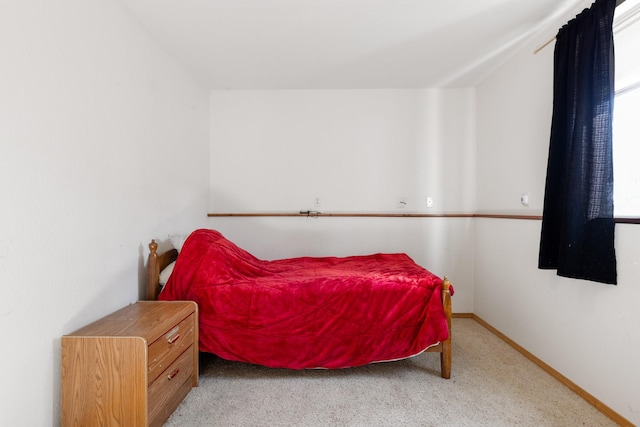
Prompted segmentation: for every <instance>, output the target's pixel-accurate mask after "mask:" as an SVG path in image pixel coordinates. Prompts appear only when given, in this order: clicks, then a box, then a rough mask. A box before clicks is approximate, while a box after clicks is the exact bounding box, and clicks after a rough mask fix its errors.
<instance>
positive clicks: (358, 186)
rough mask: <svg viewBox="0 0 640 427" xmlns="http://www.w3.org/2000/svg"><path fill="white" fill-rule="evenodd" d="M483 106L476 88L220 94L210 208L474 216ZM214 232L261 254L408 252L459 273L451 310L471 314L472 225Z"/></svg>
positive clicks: (315, 225)
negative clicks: (429, 201)
mask: <svg viewBox="0 0 640 427" xmlns="http://www.w3.org/2000/svg"><path fill="white" fill-rule="evenodd" d="M474 108H475V92H474V91H473V90H472V89H450V90H435V89H434V90H323V91H213V92H212V93H211V135H212V136H211V141H212V143H211V202H210V211H212V212H299V211H300V210H308V209H311V210H320V211H323V212H368V213H372V212H373V213H389V212H390V213H410V212H413V213H439V212H440V213H441V212H472V211H473V209H474V206H475V196H474V194H475V186H474V180H473V178H474V176H475V170H474V158H475V157H474V156H475V152H474V146H475V141H474V126H475V115H474ZM428 195H429V196H431V197H433V199H434V201H435V203H434V207H433V208H431V209H428V208H427V207H426V196H428ZM316 197H319V198H320V207H314V198H316ZM399 198H404V199H405V201H406V202H407V206H406V207H405V208H404V209H399V208H398V207H397V206H398V199H399ZM209 226H210V227H211V228H216V229H218V230H220V231H221V232H223V234H225V235H226V236H227V237H228V238H230V239H231V240H233V241H234V242H236V243H237V244H239V245H240V246H242V247H243V248H245V249H247V250H249V251H250V252H252V253H253V254H254V255H256V256H259V257H262V258H271V259H273V258H283V257H290V256H298V255H354V254H360V253H372V252H406V253H408V254H409V255H410V256H412V257H413V258H414V259H415V260H416V261H417V262H418V263H419V264H421V265H424V266H425V267H427V268H428V269H430V270H431V271H433V272H434V273H436V274H439V275H448V276H450V279H451V281H452V282H453V284H454V286H455V289H456V296H455V298H454V310H455V311H457V312H470V311H472V301H473V277H472V271H473V254H472V245H470V244H469V236H470V235H472V233H471V220H470V219H468V218H466V219H465V218H462V219H460V218H454V219H442V218H437V219H431V218H427V219H423V218H333V217H332V218H328V217H321V218H317V219H308V218H260V219H254V218H212V219H210V221H209Z"/></svg>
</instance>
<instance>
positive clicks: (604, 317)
mask: <svg viewBox="0 0 640 427" xmlns="http://www.w3.org/2000/svg"><path fill="white" fill-rule="evenodd" d="M564 22H566V21H564ZM557 25H558V26H557V27H556V28H559V26H560V25H561V23H558V24H557ZM549 34H553V32H551V31H550V33H547V34H546V37H545V36H544V35H543V36H541V38H540V39H538V40H534V41H532V43H531V44H530V45H527V46H525V47H524V48H523V50H522V51H521V52H519V53H518V54H517V55H516V56H514V57H513V58H512V59H511V60H510V61H509V62H507V63H506V64H504V65H503V66H502V67H501V68H500V69H499V70H497V71H496V72H495V73H493V74H492V75H491V76H490V77H489V78H488V79H487V80H486V81H485V82H483V83H482V84H481V85H479V86H478V88H477V103H478V107H477V111H478V118H477V121H478V134H477V143H478V148H477V150H478V179H477V185H478V210H480V211H500V212H509V213H520V214H538V215H539V214H541V212H542V206H543V197H544V182H545V174H546V160H547V150H548V146H549V131H550V127H551V111H552V72H553V46H549V47H547V48H546V49H545V50H543V51H542V52H541V53H540V54H538V55H533V53H532V52H533V50H534V49H535V48H536V47H538V46H540V45H541V44H542V43H543V42H544V41H545V39H547V38H548V37H549ZM521 192H529V193H530V196H531V205H530V207H529V208H524V207H522V206H520V203H519V197H520V193H521ZM474 225H475V227H474V228H475V232H476V235H475V247H476V250H475V262H476V270H475V275H474V277H475V300H474V304H473V306H474V311H475V313H476V314H477V315H479V316H480V317H482V318H483V319H485V320H486V321H487V322H489V323H490V324H492V325H493V326H494V327H496V328H497V329H498V330H500V331H502V332H503V333H504V334H506V335H507V336H509V337H510V338H511V339H513V340H514V341H516V342H517V343H518V344H520V345H522V346H523V347H524V348H525V349H527V350H528V351H530V352H531V353H533V354H534V355H536V356H537V357H539V358H540V359H542V360H543V361H544V362H546V363H547V364H549V365H550V366H552V367H553V368H554V369H556V370H557V371H559V372H560V373H561V374H563V375H565V376H566V377H568V378H569V379H570V380H571V381H573V382H574V383H576V384H577V385H578V386H580V387H582V388H583V389H584V390H586V391H587V392H588V393H590V394H592V395H593V396H595V397H596V398H597V399H599V400H600V401H602V402H603V403H604V404H605V405H607V406H609V407H610V408H612V409H613V410H614V411H616V412H617V413H618V414H620V415H622V416H623V417H625V418H626V419H627V420H630V421H631V422H633V423H635V424H640V370H639V369H638V362H637V361H638V360H640V330H639V329H638V327H639V325H640V286H638V277H640V265H639V262H638V261H639V257H638V254H639V253H640V227H639V226H637V225H617V226H616V251H617V257H618V280H619V284H618V286H610V285H603V284H597V283H593V282H588V281H582V280H572V279H565V278H560V277H558V276H556V275H555V272H552V271H545V270H538V269H537V260H538V245H539V239H540V227H541V222H540V221H523V220H494V219H477V220H476V221H475V224H474Z"/></svg>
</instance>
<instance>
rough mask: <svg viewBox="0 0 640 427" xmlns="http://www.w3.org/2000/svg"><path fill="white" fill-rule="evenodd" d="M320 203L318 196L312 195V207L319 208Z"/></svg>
mask: <svg viewBox="0 0 640 427" xmlns="http://www.w3.org/2000/svg"><path fill="white" fill-rule="evenodd" d="M320 205H321V204H320V197H317V196H316V197H314V198H313V207H314V208H319V207H320Z"/></svg>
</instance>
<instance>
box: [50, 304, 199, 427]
mask: <svg viewBox="0 0 640 427" xmlns="http://www.w3.org/2000/svg"><path fill="white" fill-rule="evenodd" d="M197 343H198V308H197V305H196V304H195V303H194V302H187V301H140V302H137V303H135V304H132V305H129V306H127V307H125V308H123V309H121V310H119V311H116V312H115V313H113V314H111V315H109V316H107V317H104V318H102V319H100V320H98V321H96V322H94V323H92V324H90V325H87V326H85V327H84V328H82V329H79V330H78V331H76V332H74V333H72V334H69V335H65V336H63V337H62V394H61V403H62V425H63V426H92V425H103V426H147V425H149V426H161V425H162V424H163V423H164V422H165V421H166V419H167V418H168V417H169V415H171V413H172V412H173V411H174V410H175V409H176V408H177V407H178V405H179V404H180V402H181V401H182V399H184V397H185V396H186V395H187V393H189V390H191V387H195V386H197V385H198V345H197Z"/></svg>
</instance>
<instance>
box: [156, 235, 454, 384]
mask: <svg viewBox="0 0 640 427" xmlns="http://www.w3.org/2000/svg"><path fill="white" fill-rule="evenodd" d="M174 246H176V247H174V248H173V249H170V250H168V251H166V252H163V253H158V245H157V243H156V242H155V240H152V241H151V243H150V244H149V249H150V252H149V259H148V263H147V275H148V278H147V299H149V300H156V299H158V300H191V301H195V302H196V303H197V304H198V310H199V316H200V317H199V328H200V333H199V341H200V342H199V347H200V351H202V352H206V353H213V354H216V355H217V356H219V357H221V358H223V359H227V360H233V361H240V362H246V363H252V364H258V365H264V366H268V367H273V368H287V369H311V368H324V369H339V368H348V367H355V366H361V365H366V364H369V363H375V362H386V361H394V360H400V359H405V358H409V357H413V356H416V355H418V354H421V353H423V352H438V353H440V365H441V376H442V377H443V378H447V379H448V378H450V375H451V295H452V294H453V287H452V286H451V284H450V283H449V280H447V278H446V277H444V278H443V279H440V278H439V277H437V276H436V275H434V274H432V273H431V272H429V271H428V270H426V269H424V268H423V267H421V266H419V265H417V264H416V263H415V262H414V261H413V260H412V259H411V258H410V257H409V256H408V255H406V254H402V253H398V254H384V253H377V254H371V255H358V256H349V257H299V258H289V259H279V260H272V261H267V260H262V259H258V258H256V257H255V256H253V255H252V254H250V253H249V252H247V251H245V250H244V249H242V248H240V247H238V246H237V245H235V244H234V243H233V242H231V241H229V240H228V239H226V238H225V237H224V236H223V235H222V234H221V233H220V232H218V231H216V230H208V229H200V230H196V231H194V232H193V233H191V234H190V235H189V236H188V238H186V240H184V243H179V244H175V243H174ZM165 282H166V284H165Z"/></svg>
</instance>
